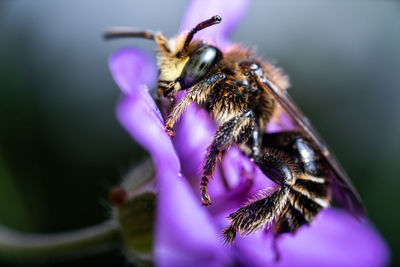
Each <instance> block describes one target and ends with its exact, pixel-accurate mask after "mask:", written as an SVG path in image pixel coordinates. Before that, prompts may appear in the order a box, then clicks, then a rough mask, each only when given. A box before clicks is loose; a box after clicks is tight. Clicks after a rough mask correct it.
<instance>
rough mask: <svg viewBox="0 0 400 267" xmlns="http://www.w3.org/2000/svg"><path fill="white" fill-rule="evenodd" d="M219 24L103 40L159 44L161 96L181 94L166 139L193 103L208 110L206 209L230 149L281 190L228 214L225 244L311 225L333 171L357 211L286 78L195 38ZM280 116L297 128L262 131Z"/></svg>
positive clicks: (249, 56) (249, 57)
mask: <svg viewBox="0 0 400 267" xmlns="http://www.w3.org/2000/svg"><path fill="white" fill-rule="evenodd" d="M220 22H221V18H220V17H219V16H214V17H212V18H210V19H208V20H205V21H203V22H201V23H199V24H198V25H197V26H196V27H195V28H193V29H192V30H191V31H190V32H188V33H182V34H180V35H178V36H177V37H175V38H173V39H171V40H170V41H168V40H167V39H166V38H165V37H164V36H163V35H162V34H160V33H157V34H153V33H150V32H137V31H130V32H126V31H125V32H118V31H113V32H111V33H108V34H106V37H143V38H147V39H152V40H154V41H155V42H156V43H157V45H158V57H157V64H158V68H159V71H160V75H159V81H158V91H157V92H158V96H159V97H160V98H162V97H163V96H171V97H172V98H174V96H175V95H176V93H177V92H178V91H179V90H185V95H184V96H183V97H182V98H181V99H180V100H179V101H176V104H175V105H174V107H173V108H172V109H171V111H170V112H169V114H168V117H167V120H166V123H165V130H166V131H167V133H168V134H169V136H171V137H173V136H174V129H173V128H174V124H175V123H176V121H177V120H178V119H179V118H180V116H181V115H182V113H183V112H184V111H185V109H186V108H187V107H188V106H189V104H190V103H192V102H194V103H196V104H198V105H199V106H201V107H203V108H204V109H205V110H207V111H208V112H209V113H210V115H211V116H212V117H213V118H214V119H215V121H216V123H217V124H218V126H219V127H218V129H217V131H216V133H215V135H214V138H213V141H212V143H211V144H210V146H209V148H208V151H207V154H206V156H205V160H204V166H203V171H202V174H201V183H200V194H201V201H202V204H203V205H204V206H208V205H210V204H211V198H210V196H209V194H208V192H207V187H208V183H209V180H210V178H212V176H213V173H214V170H215V167H216V165H217V162H218V160H219V159H220V158H221V156H222V155H223V152H224V151H226V150H228V149H229V148H230V147H231V145H233V144H236V145H238V147H239V149H240V150H241V152H242V153H243V154H245V155H247V156H248V157H249V158H250V159H251V160H252V161H253V162H254V163H255V164H256V165H257V166H258V167H259V169H260V170H261V171H262V172H263V173H264V174H265V176H266V177H268V178H270V179H271V180H273V181H274V182H276V183H277V184H278V185H280V187H279V188H278V189H277V190H276V191H275V192H273V193H271V194H268V195H266V194H259V195H258V196H256V197H255V198H254V199H253V200H252V201H249V202H248V203H246V204H245V205H244V206H243V207H242V208H240V209H239V210H237V211H236V212H234V213H232V214H230V215H229V217H228V218H229V219H230V221H231V224H230V225H229V226H228V227H227V228H226V229H225V230H224V231H223V238H224V240H225V241H226V242H227V243H232V242H233V240H234V239H235V236H236V233H237V232H239V233H240V234H243V235H247V234H250V233H253V232H254V231H256V230H259V229H262V228H264V227H265V226H266V225H270V224H271V223H273V222H275V227H274V232H275V234H276V236H278V235H279V234H282V233H288V232H289V233H295V232H296V231H297V230H298V229H299V227H300V226H302V225H304V224H310V223H311V222H312V221H313V219H314V217H315V216H316V215H317V213H318V212H319V211H320V210H321V209H322V208H326V207H328V206H329V204H330V183H331V178H330V173H333V175H334V177H335V179H337V181H336V182H338V184H340V186H341V188H340V189H341V190H342V191H341V192H342V194H343V195H344V196H345V197H343V199H345V201H349V202H351V203H350V204H349V203H344V204H345V206H351V207H354V210H351V212H353V213H355V212H357V210H358V211H360V212H361V213H362V204H361V201H360V199H359V197H358V194H357V192H356V191H355V189H354V188H353V187H352V185H351V183H350V181H349V180H348V178H347V177H346V175H345V173H344V172H343V171H342V170H341V169H340V166H339V164H338V163H337V162H336V160H335V158H334V157H333V155H332V154H331V153H330V151H328V150H327V148H326V146H325V145H324V143H323V142H322V139H320V138H319V136H318V134H317V133H316V132H315V130H314V129H313V128H312V126H311V125H310V124H309V123H308V120H307V119H306V118H305V116H304V115H303V114H302V113H301V112H300V110H299V109H298V108H297V107H296V105H295V104H294V102H293V101H292V100H291V98H290V97H289V96H288V95H287V92H286V89H287V88H288V86H289V81H288V78H287V76H286V75H285V74H284V73H283V72H282V71H281V70H280V69H279V68H277V67H275V66H273V65H272V64H270V63H268V62H266V61H263V60H261V59H260V58H258V57H257V56H255V55H254V53H252V52H251V51H250V50H249V49H246V48H244V47H242V46H240V45H232V46H230V47H228V48H227V49H225V50H224V51H223V53H222V52H221V51H220V50H219V49H218V48H217V47H215V46H213V45H210V44H207V43H206V41H204V40H193V37H194V35H195V34H196V32H198V31H200V30H202V29H205V28H207V27H209V26H212V25H215V24H218V23H220ZM175 100H177V99H175ZM281 110H285V111H286V112H287V113H288V114H289V116H290V117H291V118H292V119H293V121H294V122H295V123H297V125H298V126H299V127H298V128H297V130H296V131H286V132H279V133H274V134H271V133H267V132H266V126H267V124H268V123H269V122H271V121H273V120H274V117H276V116H277V114H279V113H280V111H281Z"/></svg>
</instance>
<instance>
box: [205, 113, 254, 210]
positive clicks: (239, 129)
mask: <svg viewBox="0 0 400 267" xmlns="http://www.w3.org/2000/svg"><path fill="white" fill-rule="evenodd" d="M254 124H255V121H254V113H253V112H252V111H244V112H243V113H242V114H240V115H237V116H235V117H233V118H232V119H230V120H229V121H227V122H225V123H224V124H222V125H221V126H220V127H219V128H218V130H217V132H216V133H215V135H214V140H213V142H212V143H211V145H210V146H209V149H208V153H207V156H206V159H205V164H204V168H203V173H202V175H201V183H200V192H201V201H202V204H203V205H204V206H208V205H210V204H211V200H210V196H209V195H208V192H207V185H208V181H209V178H211V177H212V174H213V172H214V169H215V166H216V164H217V161H218V159H219V158H220V156H221V153H222V152H223V151H225V150H227V149H228V148H229V147H230V146H231V145H232V143H233V142H246V141H247V139H248V138H249V137H250V135H251V132H252V131H253V129H254Z"/></svg>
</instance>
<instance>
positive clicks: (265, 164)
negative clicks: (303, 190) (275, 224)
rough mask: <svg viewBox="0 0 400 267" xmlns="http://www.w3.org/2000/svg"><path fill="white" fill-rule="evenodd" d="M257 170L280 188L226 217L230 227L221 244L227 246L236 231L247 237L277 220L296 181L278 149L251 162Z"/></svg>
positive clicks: (292, 168) (293, 168)
mask: <svg viewBox="0 0 400 267" xmlns="http://www.w3.org/2000/svg"><path fill="white" fill-rule="evenodd" d="M255 163H256V164H257V165H258V166H259V168H260V169H261V171H262V172H263V173H264V174H265V175H266V176H267V177H268V178H270V179H272V180H273V181H275V182H276V183H278V184H279V185H280V188H279V189H277V190H276V191H275V192H274V193H273V194H270V195H268V196H263V195H261V197H258V198H256V199H255V200H252V201H249V203H248V204H247V205H246V206H244V207H242V208H240V209H239V210H237V211H236V212H234V213H232V214H230V215H229V219H230V220H231V225H230V226H228V227H227V228H225V229H224V230H223V232H222V234H223V237H224V239H225V242H226V243H228V244H230V243H232V242H233V240H234V239H235V236H236V232H238V231H239V233H240V234H241V235H247V234H250V233H252V232H254V231H256V230H258V229H260V228H262V227H264V226H265V225H267V224H270V223H272V221H273V220H274V219H276V218H278V217H279V216H280V215H281V213H282V212H283V210H284V209H285V207H286V205H287V203H288V201H289V194H290V190H291V187H292V186H293V184H294V183H295V181H296V175H297V166H296V165H295V164H294V163H293V162H292V161H291V160H290V159H289V158H288V156H286V155H285V154H284V153H282V152H281V151H279V150H275V149H268V150H267V151H266V152H265V153H264V154H263V155H262V156H260V157H258V158H257V159H256V160H255Z"/></svg>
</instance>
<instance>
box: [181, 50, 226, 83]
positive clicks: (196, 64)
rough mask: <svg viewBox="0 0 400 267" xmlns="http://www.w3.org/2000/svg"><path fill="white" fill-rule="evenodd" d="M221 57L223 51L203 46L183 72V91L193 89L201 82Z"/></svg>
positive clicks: (192, 56) (194, 54)
mask: <svg viewBox="0 0 400 267" xmlns="http://www.w3.org/2000/svg"><path fill="white" fill-rule="evenodd" d="M221 57H222V53H221V51H219V49H218V48H216V47H214V46H203V47H200V48H199V49H197V50H196V51H195V52H194V53H193V54H192V55H191V56H190V59H189V61H188V62H187V63H186V65H185V67H184V68H183V70H182V74H181V77H180V82H181V86H182V89H186V88H189V87H192V86H193V85H195V84H196V83H198V82H199V81H201V80H202V79H203V78H204V77H205V76H206V75H207V73H208V72H209V70H210V69H211V68H212V67H214V66H215V64H217V62H218V60H219V59H220V58H221Z"/></svg>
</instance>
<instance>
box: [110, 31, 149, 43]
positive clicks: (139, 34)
mask: <svg viewBox="0 0 400 267" xmlns="http://www.w3.org/2000/svg"><path fill="white" fill-rule="evenodd" d="M103 37H104V39H114V38H126V37H138V38H144V39H149V40H153V41H155V34H154V33H152V32H150V31H136V30H133V29H129V28H114V29H110V30H107V31H106V32H105V33H104V35H103Z"/></svg>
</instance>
